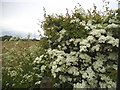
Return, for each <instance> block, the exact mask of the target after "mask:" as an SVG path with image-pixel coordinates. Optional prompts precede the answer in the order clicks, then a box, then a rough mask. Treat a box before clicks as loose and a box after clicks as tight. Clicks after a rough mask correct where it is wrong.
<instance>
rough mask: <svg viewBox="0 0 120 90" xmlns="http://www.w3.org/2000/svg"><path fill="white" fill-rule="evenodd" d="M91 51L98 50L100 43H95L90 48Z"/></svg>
mask: <svg viewBox="0 0 120 90" xmlns="http://www.w3.org/2000/svg"><path fill="white" fill-rule="evenodd" d="M91 50H92V51H99V50H100V45H99V44H97V45H95V46H93V47H92V48H91Z"/></svg>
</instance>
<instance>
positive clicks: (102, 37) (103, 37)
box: [98, 35, 106, 43]
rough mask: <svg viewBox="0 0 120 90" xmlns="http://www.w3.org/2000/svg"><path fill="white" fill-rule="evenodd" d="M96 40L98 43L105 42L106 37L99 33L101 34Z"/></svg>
mask: <svg viewBox="0 0 120 90" xmlns="http://www.w3.org/2000/svg"><path fill="white" fill-rule="evenodd" d="M98 41H99V43H105V41H106V37H105V36H103V35H101V36H100V37H99V39H98Z"/></svg>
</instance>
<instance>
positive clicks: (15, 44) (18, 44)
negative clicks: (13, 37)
mask: <svg viewBox="0 0 120 90" xmlns="http://www.w3.org/2000/svg"><path fill="white" fill-rule="evenodd" d="M34 45H39V41H3V42H2V53H5V52H7V50H9V49H11V48H15V49H17V50H18V51H19V50H21V48H29V47H30V46H34Z"/></svg>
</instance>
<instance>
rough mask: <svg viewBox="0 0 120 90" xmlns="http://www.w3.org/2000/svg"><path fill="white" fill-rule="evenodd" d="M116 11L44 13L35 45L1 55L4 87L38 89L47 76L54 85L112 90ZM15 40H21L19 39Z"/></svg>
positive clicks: (114, 85) (114, 72)
mask: <svg viewBox="0 0 120 90" xmlns="http://www.w3.org/2000/svg"><path fill="white" fill-rule="evenodd" d="M118 13H119V10H109V9H108V8H106V11H104V12H100V11H97V7H96V6H94V9H93V10H88V12H85V10H83V8H82V7H79V8H77V7H76V8H75V9H74V11H73V13H72V15H70V14H69V13H68V11H67V13H66V15H46V13H45V15H44V16H45V19H44V21H43V22H42V25H41V26H42V28H43V30H44V32H45V37H43V38H42V39H41V40H40V44H39V46H32V47H29V48H28V49H26V48H23V49H22V50H24V52H23V51H22V52H18V51H17V50H15V49H9V50H8V52H7V53H5V54H4V56H3V59H4V60H3V88H4V89H7V88H29V89H32V88H39V87H40V83H41V80H42V79H43V77H51V78H52V80H53V84H54V85H53V87H54V88H71V89H74V88H116V75H117V59H118V47H119V46H118V43H119V39H118V37H119V33H118V31H119V29H120V26H119V24H120V18H119V16H118ZM18 42H19V41H18Z"/></svg>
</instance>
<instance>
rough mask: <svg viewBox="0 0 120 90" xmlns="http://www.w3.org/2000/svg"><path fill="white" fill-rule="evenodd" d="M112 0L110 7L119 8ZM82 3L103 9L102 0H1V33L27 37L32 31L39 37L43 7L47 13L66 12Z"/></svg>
mask: <svg viewBox="0 0 120 90" xmlns="http://www.w3.org/2000/svg"><path fill="white" fill-rule="evenodd" d="M108 1H110V5H109V7H110V8H112V9H117V8H118V2H117V1H116V0H108ZM77 3H80V4H81V5H82V7H83V9H85V10H87V9H90V8H91V7H92V6H93V3H94V4H95V5H96V6H97V7H98V9H99V10H102V6H103V3H102V0H1V1H0V30H2V33H0V35H5V34H9V35H15V36H21V37H23V36H24V37H26V36H27V34H29V33H31V34H32V37H34V36H35V37H38V30H42V29H41V28H40V26H39V25H38V24H37V23H38V19H39V20H40V21H42V20H43V19H44V17H43V14H44V13H43V7H45V9H46V11H47V14H53V13H54V14H61V13H62V14H65V13H66V8H68V9H69V11H71V10H74V7H75V6H78V4H77Z"/></svg>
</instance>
